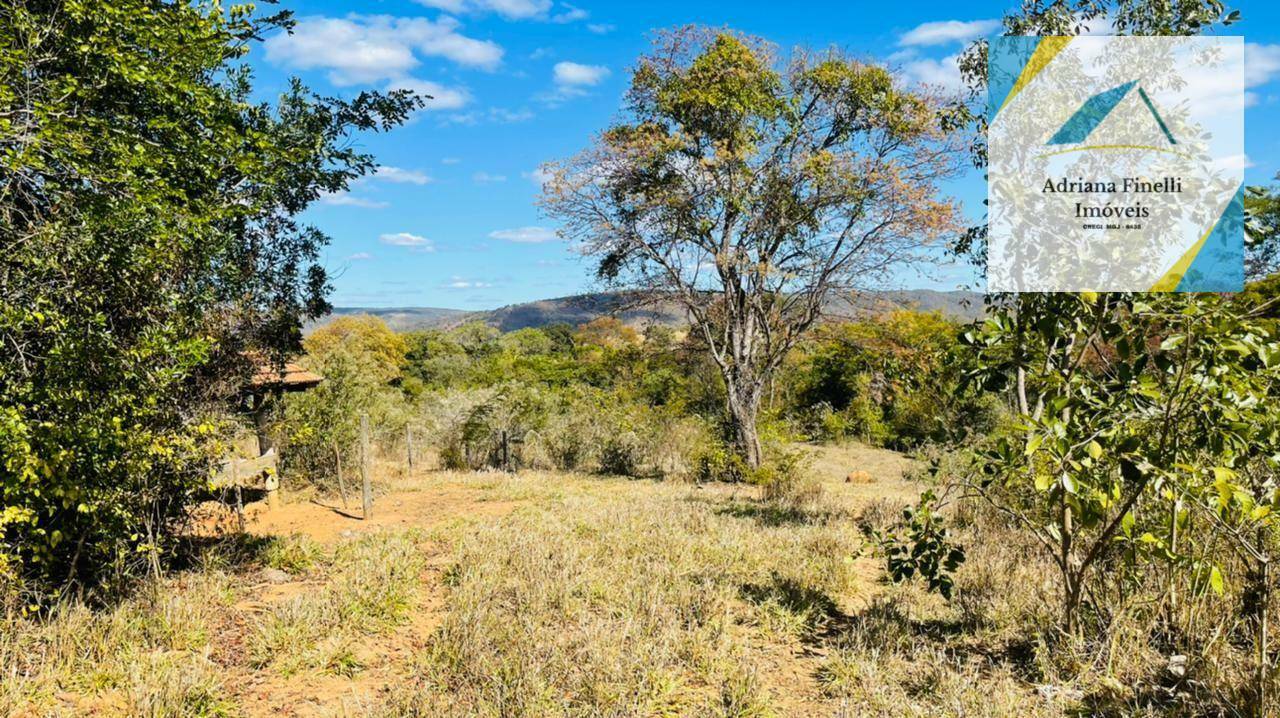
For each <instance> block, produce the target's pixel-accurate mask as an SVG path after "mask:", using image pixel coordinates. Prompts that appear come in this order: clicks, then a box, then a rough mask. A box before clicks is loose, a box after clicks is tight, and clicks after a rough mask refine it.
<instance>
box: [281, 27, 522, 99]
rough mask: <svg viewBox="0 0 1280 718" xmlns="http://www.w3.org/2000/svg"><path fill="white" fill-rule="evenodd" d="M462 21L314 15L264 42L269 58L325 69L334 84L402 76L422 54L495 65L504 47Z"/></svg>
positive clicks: (461, 62) (478, 65)
mask: <svg viewBox="0 0 1280 718" xmlns="http://www.w3.org/2000/svg"><path fill="white" fill-rule="evenodd" d="M459 27H460V25H459V23H458V21H457V20H454V19H453V18H449V17H443V18H440V19H439V20H435V21H432V20H429V19H427V18H421V17H390V16H387V15H348V16H347V17H345V18H331V17H319V16H313V17H306V18H302V19H301V20H299V21H298V24H297V25H296V26H294V28H293V30H292V32H284V31H281V32H280V33H277V34H275V35H272V36H271V37H269V38H267V41H266V43H265V45H266V52H267V60H268V61H270V62H272V63H274V64H277V65H283V66H286V67H291V68H296V69H300V70H309V69H326V70H328V71H329V80H330V81H331V82H333V83H334V84H335V85H356V84H361V83H369V82H377V81H379V80H390V79H397V78H401V77H404V76H405V75H406V74H407V73H408V72H409V71H410V70H412V69H413V68H414V67H416V66H417V65H418V64H419V59H418V56H419V55H422V56H425V57H441V58H444V59H446V60H450V61H452V62H454V63H456V64H459V65H463V66H465V67H473V68H479V69H483V70H493V69H496V68H497V66H498V65H499V64H500V63H501V62H502V54H503V50H502V47H501V46H499V45H497V44H496V43H493V42H489V41H488V40H476V39H474V38H470V37H467V36H465V35H462V34H460V33H459V32H458V31H457V30H458V28H459Z"/></svg>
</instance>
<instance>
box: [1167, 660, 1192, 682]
mask: <svg viewBox="0 0 1280 718" xmlns="http://www.w3.org/2000/svg"><path fill="white" fill-rule="evenodd" d="M1165 670H1167V671H1169V674H1170V675H1172V676H1174V677H1176V678H1185V677H1186V675H1187V657H1186V656H1181V655H1178V656H1169V665H1167V666H1165Z"/></svg>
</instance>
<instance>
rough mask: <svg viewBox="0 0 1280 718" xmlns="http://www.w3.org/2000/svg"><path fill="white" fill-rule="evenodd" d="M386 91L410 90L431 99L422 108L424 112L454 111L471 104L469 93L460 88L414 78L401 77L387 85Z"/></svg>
mask: <svg viewBox="0 0 1280 718" xmlns="http://www.w3.org/2000/svg"><path fill="white" fill-rule="evenodd" d="M387 89H388V90H412V91H414V92H416V93H417V94H419V95H425V96H427V97H430V98H431V99H429V100H427V101H426V105H425V106H424V107H423V108H422V109H423V111H425V112H435V111H436V110H456V109H458V108H460V107H465V106H466V105H467V104H468V103H470V102H471V93H469V92H467V91H466V89H465V88H461V87H445V86H444V85H441V84H440V83H438V82H432V81H430V80H419V79H417V78H416V77H401V78H398V79H395V80H392V81H391V82H390V83H388V84H387Z"/></svg>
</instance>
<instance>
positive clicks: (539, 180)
mask: <svg viewBox="0 0 1280 718" xmlns="http://www.w3.org/2000/svg"><path fill="white" fill-rule="evenodd" d="M520 176H521V177H524V178H525V179H527V180H529V181H530V182H532V183H534V184H536V185H538V186H539V187H541V186H543V185H545V184H546V183H548V182H550V181H551V177H552V174H551V172H550V171H549V170H547V169H546V168H544V167H539V168H538V169H536V170H534V171H532V172H521V173H520Z"/></svg>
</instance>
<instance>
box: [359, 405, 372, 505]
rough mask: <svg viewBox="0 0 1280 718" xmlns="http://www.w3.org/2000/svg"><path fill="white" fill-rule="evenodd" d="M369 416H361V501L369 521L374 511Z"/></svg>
mask: <svg viewBox="0 0 1280 718" xmlns="http://www.w3.org/2000/svg"><path fill="white" fill-rule="evenodd" d="M369 462H370V457H369V415H368V414H361V415H360V482H361V484H363V486H362V488H361V499H362V500H363V502H364V518H365V520H366V521H367V520H368V519H369V514H370V513H371V511H372V509H373V493H372V491H371V490H370V488H369Z"/></svg>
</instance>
